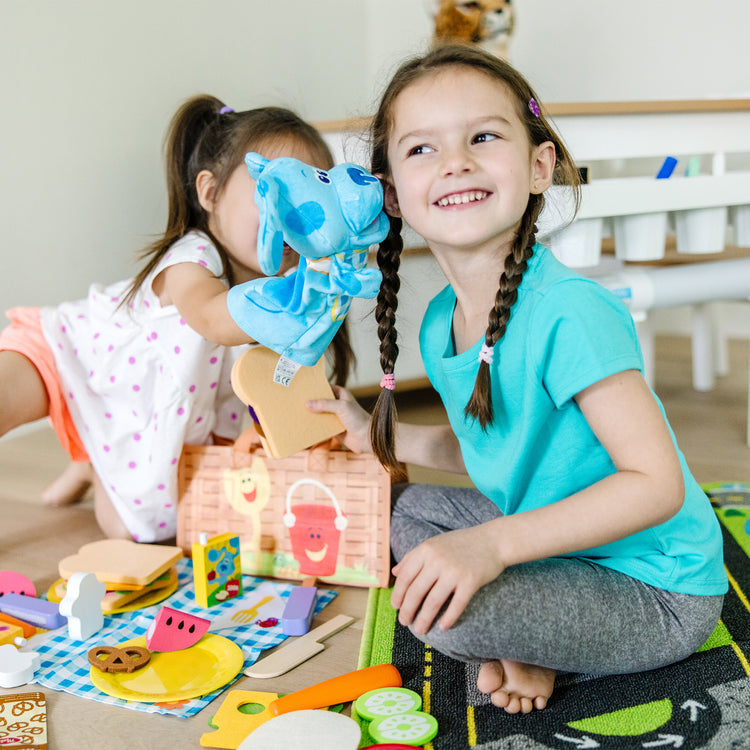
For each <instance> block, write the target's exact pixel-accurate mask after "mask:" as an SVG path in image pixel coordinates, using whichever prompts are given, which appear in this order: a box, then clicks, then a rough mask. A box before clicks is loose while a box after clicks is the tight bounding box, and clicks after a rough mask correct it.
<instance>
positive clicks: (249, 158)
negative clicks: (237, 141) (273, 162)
mask: <svg viewBox="0 0 750 750" xmlns="http://www.w3.org/2000/svg"><path fill="white" fill-rule="evenodd" d="M245 164H247V171H248V172H250V177H252V178H253V179H254V180H257V179H258V177H259V176H260V173H261V172H262V171H263V170H264V169H265V168H266V164H268V159H266V158H265V156H261V155H260V154H256V153H255V152H254V151H250V152H249V153H247V154H245Z"/></svg>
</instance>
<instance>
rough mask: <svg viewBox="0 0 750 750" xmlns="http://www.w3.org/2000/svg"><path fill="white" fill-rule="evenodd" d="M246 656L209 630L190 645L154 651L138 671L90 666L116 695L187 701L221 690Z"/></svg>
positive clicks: (97, 681) (136, 642)
mask: <svg viewBox="0 0 750 750" xmlns="http://www.w3.org/2000/svg"><path fill="white" fill-rule="evenodd" d="M145 645H146V639H145V638H143V637H141V638H133V639H132V640H130V641H124V642H123V643H120V644H118V647H119V648H122V647H123V646H145ZM244 662H245V657H244V655H243V653H242V649H241V648H240V647H239V646H238V645H237V644H236V643H234V642H233V641H230V640H229V639H228V638H224V637H223V636H221V635H215V634H214V633H206V635H204V636H203V638H201V639H200V641H198V643H196V644H195V646H191V647H190V648H186V649H182V650H181V651H166V652H155V651H152V652H151V661H150V662H149V663H148V664H146V666H145V667H141V669H137V670H136V671H135V672H131V673H128V672H115V673H112V672H102V671H101V670H100V669H98V668H97V667H91V681H92V682H93V683H94V685H95V686H96V687H98V688H99V690H101V691H102V692H103V693H106V694H107V695H111V696H113V697H114V698H122V699H123V700H126V701H138V702H141V703H170V702H173V701H180V700H188V699H190V698H197V697H199V696H201V695H206V694H207V693H211V692H213V691H214V690H218V689H219V688H220V687H223V686H224V685H226V684H227V683H228V682H230V681H231V680H232V679H233V678H234V677H236V676H237V675H238V674H239V672H240V671H241V669H242V666H243V664H244Z"/></svg>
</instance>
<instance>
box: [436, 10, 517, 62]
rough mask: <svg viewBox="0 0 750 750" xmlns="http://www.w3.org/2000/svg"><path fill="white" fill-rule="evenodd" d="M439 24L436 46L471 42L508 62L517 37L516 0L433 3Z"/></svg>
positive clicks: (437, 26) (437, 24)
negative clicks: (511, 44) (515, 27)
mask: <svg viewBox="0 0 750 750" xmlns="http://www.w3.org/2000/svg"><path fill="white" fill-rule="evenodd" d="M429 2H430V3H431V5H432V15H433V19H434V22H435V33H434V36H433V40H432V41H433V44H434V45H439V44H444V43H446V42H471V43H472V44H476V45H478V46H480V47H483V48H484V49H486V50H487V51H488V52H491V53H492V54H493V55H497V56H498V57H501V58H503V59H504V60H507V59H508V57H509V46H510V41H511V39H512V38H513V28H514V25H515V11H514V8H513V2H512V0H474V1H473V2H468V1H467V0H429Z"/></svg>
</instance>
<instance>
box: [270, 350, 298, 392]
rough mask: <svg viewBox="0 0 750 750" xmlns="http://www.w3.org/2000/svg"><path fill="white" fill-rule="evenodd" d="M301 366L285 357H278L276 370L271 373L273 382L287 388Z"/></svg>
mask: <svg viewBox="0 0 750 750" xmlns="http://www.w3.org/2000/svg"><path fill="white" fill-rule="evenodd" d="M300 367H302V365H300V364H298V363H297V362H295V361H294V360H293V359H288V358H287V357H279V361H278V362H277V363H276V369H275V370H274V371H273V382H274V383H278V384H279V385H283V386H285V387H287V388H288V387H289V386H290V385H291V384H292V378H293V377H294V376H295V375H296V374H297V371H298V370H299V368H300Z"/></svg>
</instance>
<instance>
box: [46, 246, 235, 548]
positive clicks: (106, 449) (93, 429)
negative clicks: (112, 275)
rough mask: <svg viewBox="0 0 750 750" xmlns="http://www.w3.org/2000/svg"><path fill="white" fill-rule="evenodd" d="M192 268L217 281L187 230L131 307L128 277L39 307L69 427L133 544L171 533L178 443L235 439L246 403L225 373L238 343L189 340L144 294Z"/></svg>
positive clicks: (215, 260)
mask: <svg viewBox="0 0 750 750" xmlns="http://www.w3.org/2000/svg"><path fill="white" fill-rule="evenodd" d="M176 263H199V264H200V265H202V266H205V267H206V268H207V269H208V270H209V271H210V272H211V273H212V274H214V275H215V276H216V277H217V278H223V274H222V262H221V258H220V256H219V253H218V252H217V250H216V248H215V247H214V246H213V245H212V243H211V242H210V240H209V239H208V237H206V235H204V234H202V233H199V232H191V233H189V234H187V235H186V236H185V237H183V238H182V239H181V240H179V241H178V242H176V243H175V244H174V245H173V246H172V247H171V248H170V249H169V251H168V252H167V253H166V254H165V256H164V257H163V258H162V260H161V262H160V263H159V264H158V265H157V267H156V268H155V269H154V271H153V272H152V273H151V275H150V276H149V278H148V279H146V281H145V282H144V284H143V286H142V287H141V289H140V290H139V292H138V295H137V297H136V298H135V300H134V301H133V303H132V304H131V305H130V306H129V307H120V308H118V305H119V303H120V300H121V299H122V295H124V293H125V291H126V290H127V287H128V285H129V282H128V281H123V282H118V283H116V284H112V285H111V286H108V287H103V286H102V285H99V284H94V285H92V286H91V287H90V289H89V293H88V297H87V298H86V299H84V300H80V301H77V302H68V303H63V304H61V305H60V306H59V307H56V308H44V309H43V310H42V326H43V330H44V334H45V337H46V339H47V341H48V342H49V345H50V347H51V349H52V351H53V353H54V356H55V363H56V364H57V368H58V371H59V374H60V382H61V386H62V389H63V393H64V394H65V398H66V400H67V403H68V407H69V408H70V413H71V416H72V418H73V421H74V423H75V425H76V428H77V429H78V432H79V434H80V436H81V440H82V442H83V444H84V446H85V447H86V450H87V451H88V454H89V457H90V459H91V463H92V465H93V467H94V470H95V471H96V472H97V474H98V476H99V478H100V479H101V481H102V484H103V486H104V487H105V489H106V490H107V492H108V493H109V496H110V497H111V499H112V502H113V504H114V506H115V508H116V509H117V512H118V513H119V514H120V516H121V518H122V520H123V522H124V523H125V525H126V526H127V528H128V530H129V531H130V533H131V534H132V535H133V538H134V539H136V540H137V541H141V542H153V541H160V540H163V539H169V538H171V537H174V536H175V534H176V529H177V463H178V461H179V457H180V453H181V451H182V446H183V444H185V443H190V444H208V443H210V442H211V437H212V434H214V433H215V434H217V435H221V436H223V437H228V438H235V437H236V436H237V435H238V434H239V431H240V426H241V423H242V413H243V410H244V408H245V407H243V405H242V404H241V402H240V401H239V399H237V397H236V396H235V395H234V392H233V391H232V387H231V384H230V380H229V378H230V373H231V368H232V365H233V363H234V361H235V359H236V358H237V357H238V356H239V355H240V354H241V353H242V352H243V351H244V350H245V348H246V347H244V346H241V347H231V348H227V347H223V346H219V345H218V344H214V343H213V342H211V341H208V340H206V339H205V338H203V336H201V335H199V334H197V333H196V332H195V331H194V330H192V329H191V328H190V326H188V325H187V324H186V323H185V321H184V320H182V318H181V317H180V314H179V313H178V311H177V308H175V307H174V305H168V306H165V307H162V306H161V304H160V302H159V300H158V298H157V297H156V295H155V294H154V292H153V290H152V289H151V284H152V281H153V279H154V278H155V277H156V275H157V274H159V273H160V272H161V271H163V270H164V269H165V268H167V267H168V266H170V265H174V264H176Z"/></svg>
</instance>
